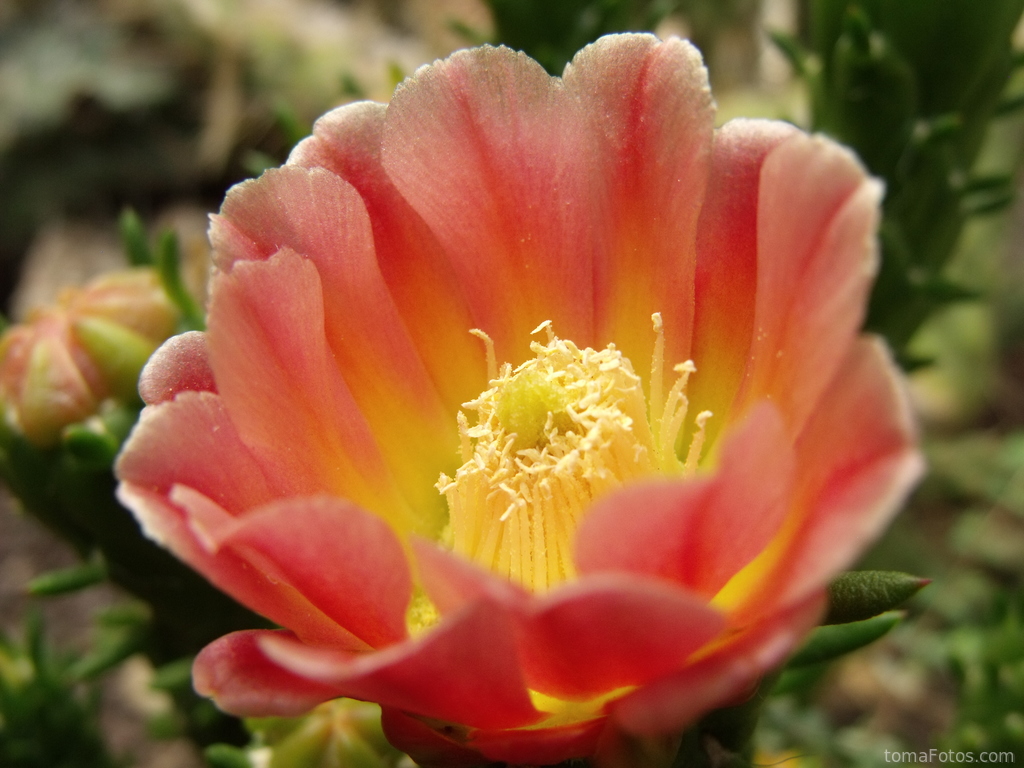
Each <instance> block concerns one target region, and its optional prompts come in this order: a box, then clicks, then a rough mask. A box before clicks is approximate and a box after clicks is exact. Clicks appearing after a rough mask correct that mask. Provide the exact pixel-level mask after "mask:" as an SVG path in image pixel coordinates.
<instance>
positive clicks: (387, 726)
mask: <svg viewBox="0 0 1024 768" xmlns="http://www.w3.org/2000/svg"><path fill="white" fill-rule="evenodd" d="M380 721H381V726H382V727H383V729H384V735H385V736H386V737H387V739H388V741H389V742H390V743H391V745H392V746H394V747H395V748H396V749H400V750H401V751H402V752H405V753H406V754H407V755H409V757H411V758H412V759H413V760H415V761H416V765H418V766H420V767H421V768H479V767H480V766H481V765H483V764H484V763H486V762H489V761H488V760H487V759H486V758H484V757H483V756H482V755H481V754H480V753H479V752H477V751H476V750H474V749H470V748H468V747H466V746H464V744H463V743H462V742H463V739H464V737H465V734H466V732H467V729H465V728H460V727H459V726H457V725H438V726H437V727H436V728H434V727H431V726H429V725H427V724H426V723H425V722H424V721H423V720H420V719H419V718H416V717H413V716H411V715H407V714H406V713H404V712H402V710H400V709H394V708H392V707H384V708H383V710H382V711H381V718H380ZM441 730H443V731H444V733H443V734H442V733H440V731H441Z"/></svg>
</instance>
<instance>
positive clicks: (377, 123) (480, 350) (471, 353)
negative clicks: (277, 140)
mask: <svg viewBox="0 0 1024 768" xmlns="http://www.w3.org/2000/svg"><path fill="white" fill-rule="evenodd" d="M385 110H386V107H385V106H384V105H383V104H376V103H374V102H369V101H361V102H357V103H355V104H347V105H345V106H343V107H339V108H337V109H335V110H333V111H331V112H328V113H327V114H326V115H324V116H323V117H321V118H320V119H319V120H317V121H316V125H314V126H313V136H311V137H310V138H308V139H306V140H304V141H302V142H301V143H300V144H299V145H298V146H297V147H296V148H295V149H294V150H293V152H292V154H291V157H289V158H288V162H289V164H296V165H301V166H304V167H310V168H312V167H321V168H326V169H327V170H329V171H331V172H332V173H335V174H337V175H338V176H340V177H341V178H343V179H344V180H345V181H347V182H349V183H350V184H351V185H352V186H354V187H355V188H356V190H357V191H358V192H359V194H360V196H361V197H362V199H363V202H364V203H365V204H366V210H367V212H368V213H369V215H370V223H371V224H372V226H373V240H374V248H375V250H376V253H377V263H378V264H379V266H380V271H381V275H382V276H383V278H384V282H385V283H386V284H387V287H388V290H389V291H390V292H391V295H392V297H393V298H394V302H395V306H396V307H397V309H398V312H399V313H400V314H401V316H402V319H403V320H404V321H405V327H406V329H407V330H408V332H409V336H410V337H411V338H412V339H413V341H414V342H415V344H416V348H417V349H418V350H419V354H420V357H421V358H422V359H423V364H424V365H425V366H426V367H427V369H428V370H429V371H430V375H431V377H432V378H433V380H434V382H435V384H436V385H437V388H438V391H439V392H440V393H441V395H442V397H443V399H444V401H445V402H446V403H447V405H448V407H449V408H450V409H451V410H452V411H454V410H456V409H457V408H459V406H460V405H461V404H462V403H464V402H466V401H467V400H472V399H473V398H474V397H476V395H478V394H479V393H480V392H481V391H483V390H484V389H486V388H487V368H486V365H485V359H484V347H483V345H482V344H481V343H480V341H479V339H475V338H473V337H472V336H471V335H470V334H469V329H470V328H473V327H474V325H475V322H474V321H473V319H472V316H471V315H470V312H469V305H468V303H467V301H466V298H465V297H464V296H463V293H462V290H461V287H460V286H459V283H458V280H457V278H456V274H455V271H454V269H453V268H452V265H451V264H450V263H449V262H448V257H447V256H446V255H445V253H444V251H443V250H442V248H441V246H440V244H439V243H438V242H437V239H436V238H435V237H434V235H433V233H432V232H431V231H430V229H429V228H428V227H427V225H426V224H425V223H424V222H423V219H421V218H420V216H419V214H418V213H416V211H414V210H413V209H412V207H411V206H410V205H409V203H408V202H406V200H405V198H403V197H402V196H401V195H400V194H399V193H398V190H397V189H395V187H394V185H393V184H392V183H391V179H390V178H388V176H387V174H386V173H385V172H384V168H383V166H382V165H381V157H380V155H381V140H382V134H383V128H384V115H385ZM452 360H459V361H460V364H459V365H457V366H456V365H452V364H451V361H452Z"/></svg>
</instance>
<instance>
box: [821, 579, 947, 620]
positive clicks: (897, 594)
mask: <svg viewBox="0 0 1024 768" xmlns="http://www.w3.org/2000/svg"><path fill="white" fill-rule="evenodd" d="M930 583H931V579H923V578H921V577H919V576H911V575H910V574H909V573H900V572H899V571H850V572H849V573H844V574H843V575H841V576H840V577H839V578H837V579H836V580H835V581H833V582H832V583H831V584H829V585H828V614H827V615H826V616H825V620H824V621H823V622H822V623H823V624H848V623H850V622H853V621H863V620H864V619H870V618H871V617H872V616H877V615H879V614H880V613H885V612H886V611H891V610H892V609H893V608H897V607H899V606H900V605H901V604H902V603H904V602H905V601H906V600H909V599H910V598H911V597H913V596H914V595H915V594H917V592H918V591H919V590H920V589H921V588H922V587H925V586H927V585H928V584H930Z"/></svg>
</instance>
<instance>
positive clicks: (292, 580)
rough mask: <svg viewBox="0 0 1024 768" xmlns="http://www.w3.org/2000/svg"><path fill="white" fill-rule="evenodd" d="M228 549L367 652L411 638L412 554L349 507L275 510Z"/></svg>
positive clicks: (262, 512) (248, 522)
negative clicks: (408, 628) (408, 618)
mask: <svg viewBox="0 0 1024 768" xmlns="http://www.w3.org/2000/svg"><path fill="white" fill-rule="evenodd" d="M222 546H228V547H231V548H233V549H234V550H235V551H237V552H238V553H239V554H240V555H241V556H242V557H243V558H244V559H246V560H248V561H249V562H250V563H252V565H253V567H254V568H256V569H257V570H258V571H260V572H261V573H264V574H266V575H267V576H269V577H271V578H272V579H273V580H274V581H283V582H285V583H287V584H289V585H290V586H292V587H294V588H295V589H296V590H297V591H298V592H299V593H301V594H302V595H303V596H304V597H305V598H306V599H307V600H309V601H310V602H311V603H312V604H313V605H315V606H316V607H317V608H318V609H319V610H321V611H323V612H324V613H325V614H326V615H327V616H329V617H330V618H331V619H333V620H334V621H336V622H338V624H340V625H341V626H342V627H344V628H345V629H347V630H349V631H350V632H352V634H354V635H355V636H356V637H358V638H360V639H361V640H363V641H364V642H366V643H367V645H370V646H372V647H375V648H379V647H382V646H385V645H388V644H390V643H394V642H398V641H400V640H402V639H404V638H405V637H406V628H405V610H406V607H407V605H408V603H409V599H410V597H411V596H412V578H411V576H410V573H409V566H408V564H407V562H406V559H405V552H404V551H403V549H402V545H401V544H400V543H399V541H398V539H397V538H396V537H395V534H394V533H393V532H392V531H391V529H390V528H388V526H387V524H386V523H384V522H383V521H382V520H380V519H379V518H377V517H374V516H373V515H371V514H369V513H368V512H365V511H363V510H361V509H359V508H358V507H356V506H355V505H353V504H352V503H350V502H347V501H343V500H341V499H334V498H330V497H319V498H312V499H308V498H298V499H296V498H291V499H285V500H282V501H277V502H273V503H271V504H268V505H266V506H264V507H262V508H260V509H257V510H253V511H252V512H250V513H249V514H247V515H246V516H245V517H244V518H243V519H242V520H241V521H240V524H239V525H238V527H237V528H236V529H235V530H234V531H233V532H232V533H230V534H229V535H228V536H227V537H225V539H224V541H223V543H222Z"/></svg>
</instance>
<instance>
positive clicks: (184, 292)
mask: <svg viewBox="0 0 1024 768" xmlns="http://www.w3.org/2000/svg"><path fill="white" fill-rule="evenodd" d="M156 261H157V264H156V266H157V270H158V271H159V273H160V282H161V283H163V286H164V291H165V292H166V293H167V297H168V298H169V299H170V300H171V302H172V303H173V304H174V305H175V306H176V307H177V308H178V310H179V311H180V312H181V317H182V324H183V325H184V328H185V330H190V331H202V330H204V329H205V328H206V321H205V320H204V318H203V312H202V310H201V309H200V308H199V305H198V304H197V303H196V300H195V299H194V298H192V294H190V293H189V292H188V289H187V288H186V287H185V283H184V281H183V280H182V279H181V257H180V256H179V253H178V237H177V235H175V234H174V232H172V231H170V230H167V231H165V232H163V233H162V234H161V235H160V241H159V243H158V245H157V257H156Z"/></svg>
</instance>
